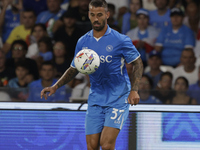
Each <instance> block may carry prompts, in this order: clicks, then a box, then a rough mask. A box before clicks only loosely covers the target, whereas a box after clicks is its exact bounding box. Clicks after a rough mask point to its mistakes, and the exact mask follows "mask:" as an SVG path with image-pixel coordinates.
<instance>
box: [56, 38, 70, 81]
mask: <svg viewBox="0 0 200 150" xmlns="http://www.w3.org/2000/svg"><path fill="white" fill-rule="evenodd" d="M53 64H54V66H55V68H56V71H57V72H56V78H60V77H61V76H62V75H63V74H64V72H65V71H66V70H67V68H68V67H69V66H70V64H71V61H70V60H69V59H67V50H66V44H65V43H63V42H62V41H57V42H56V43H55V44H54V47H53Z"/></svg>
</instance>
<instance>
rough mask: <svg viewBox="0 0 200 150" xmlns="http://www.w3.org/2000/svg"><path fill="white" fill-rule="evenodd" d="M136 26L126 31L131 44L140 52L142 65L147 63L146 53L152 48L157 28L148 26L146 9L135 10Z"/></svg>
mask: <svg viewBox="0 0 200 150" xmlns="http://www.w3.org/2000/svg"><path fill="white" fill-rule="evenodd" d="M136 15H137V22H138V27H136V28H134V29H132V30H130V31H128V32H127V35H128V36H129V37H130V38H131V40H132V42H133V44H134V45H135V47H136V48H137V49H138V51H139V52H140V54H141V58H142V61H143V64H144V66H146V65H147V59H148V53H149V52H151V51H152V50H153V49H154V44H155V41H156V38H157V36H158V32H157V30H156V29H155V28H154V27H152V26H149V13H148V10H146V9H143V8H141V9H139V10H138V11H137V12H136Z"/></svg>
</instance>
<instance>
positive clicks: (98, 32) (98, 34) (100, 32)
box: [93, 24, 108, 38]
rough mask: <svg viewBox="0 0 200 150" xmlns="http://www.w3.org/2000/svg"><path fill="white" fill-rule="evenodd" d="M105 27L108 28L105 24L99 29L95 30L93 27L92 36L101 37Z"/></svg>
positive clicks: (105, 29)
mask: <svg viewBox="0 0 200 150" xmlns="http://www.w3.org/2000/svg"><path fill="white" fill-rule="evenodd" d="M107 28H108V25H107V24H106V25H105V27H104V28H103V29H102V30H101V31H96V30H94V29H93V36H94V37H95V38H100V37H102V36H103V35H104V34H105V33H106V31H107Z"/></svg>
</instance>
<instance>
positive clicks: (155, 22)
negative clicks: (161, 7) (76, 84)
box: [149, 9, 171, 31]
mask: <svg viewBox="0 0 200 150" xmlns="http://www.w3.org/2000/svg"><path fill="white" fill-rule="evenodd" d="M149 19H150V20H149V23H150V25H152V26H154V27H155V28H156V29H158V30H159V31H160V30H161V29H162V28H163V27H165V26H168V24H169V23H170V22H171V21H170V9H168V10H167V12H166V13H165V14H164V15H162V16H160V15H159V14H158V10H152V11H149Z"/></svg>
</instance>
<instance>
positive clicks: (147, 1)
mask: <svg viewBox="0 0 200 150" xmlns="http://www.w3.org/2000/svg"><path fill="white" fill-rule="evenodd" d="M142 1H143V8H144V9H147V10H155V9H156V6H155V3H154V1H155V0H142Z"/></svg>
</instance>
